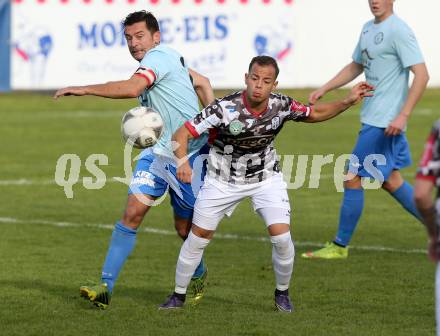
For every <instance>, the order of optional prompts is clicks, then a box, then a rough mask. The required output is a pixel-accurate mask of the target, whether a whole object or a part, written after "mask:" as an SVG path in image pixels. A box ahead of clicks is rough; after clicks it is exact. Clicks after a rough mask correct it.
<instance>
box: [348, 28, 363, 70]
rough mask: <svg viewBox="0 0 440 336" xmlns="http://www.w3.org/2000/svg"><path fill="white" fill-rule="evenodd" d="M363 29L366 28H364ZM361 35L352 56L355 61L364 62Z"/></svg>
mask: <svg viewBox="0 0 440 336" xmlns="http://www.w3.org/2000/svg"><path fill="white" fill-rule="evenodd" d="M362 30H364V29H363V28H362ZM361 36H362V32H361V35H359V39H358V42H357V44H356V48H354V51H353V56H352V57H351V58H352V59H353V61H354V62H355V63H358V64H362V50H361Z"/></svg>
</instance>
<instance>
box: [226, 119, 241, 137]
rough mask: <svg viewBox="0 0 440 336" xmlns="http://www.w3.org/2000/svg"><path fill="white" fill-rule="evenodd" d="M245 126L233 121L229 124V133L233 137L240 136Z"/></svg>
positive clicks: (238, 121)
mask: <svg viewBox="0 0 440 336" xmlns="http://www.w3.org/2000/svg"><path fill="white" fill-rule="evenodd" d="M243 127H244V124H243V123H242V122H241V121H240V120H232V121H231V123H230V124H229V132H231V134H232V135H239V134H240V133H241V132H242V131H243Z"/></svg>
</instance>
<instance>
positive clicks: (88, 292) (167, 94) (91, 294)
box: [54, 11, 214, 308]
mask: <svg viewBox="0 0 440 336" xmlns="http://www.w3.org/2000/svg"><path fill="white" fill-rule="evenodd" d="M123 26H124V34H125V38H126V40H127V44H128V48H129V51H130V54H131V55H132V56H133V58H134V59H136V60H137V61H139V62H140V64H139V68H138V69H137V71H136V72H135V73H134V74H133V76H132V77H131V78H130V79H128V80H122V81H116V82H108V83H105V84H97V85H88V86H76V87H67V88H64V89H61V90H59V91H57V92H56V93H55V96H54V97H55V98H58V97H60V96H67V95H75V96H83V95H94V96H100V97H108V98H133V97H138V99H139V101H140V103H141V105H143V106H147V107H152V108H153V109H154V110H156V111H158V112H159V113H160V115H161V116H162V119H163V121H164V130H163V134H162V136H161V138H160V139H159V141H158V143H157V144H156V145H155V146H154V147H152V148H149V149H146V150H145V151H144V152H143V153H142V157H141V159H140V160H139V162H138V164H137V166H136V168H135V170H134V173H133V179H132V182H131V184H130V188H129V195H128V201H127V205H126V209H125V212H124V215H123V217H122V219H121V220H120V221H118V222H117V223H116V226H115V229H114V231H113V235H112V239H111V242H110V246H109V248H108V252H107V256H106V259H105V262H104V266H103V269H102V277H101V281H100V283H99V284H96V285H93V286H82V287H81V288H80V294H81V296H83V297H85V298H87V299H89V300H90V301H91V302H92V303H93V304H94V305H96V306H98V307H99V308H106V307H107V306H108V304H109V303H110V298H111V294H112V291H113V287H114V285H115V282H116V280H117V278H118V275H119V272H120V271H121V269H122V266H123V265H124V263H125V261H126V260H127V258H128V256H129V255H130V253H131V251H132V250H133V248H134V246H135V242H136V233H137V229H138V227H139V226H140V224H141V222H142V220H143V218H144V216H145V214H146V213H147V212H148V211H149V209H150V207H151V206H152V204H153V203H154V200H156V199H158V198H160V197H161V196H162V195H163V194H164V193H165V192H166V191H167V189H168V187H170V188H169V192H170V196H171V204H172V206H173V209H174V219H175V227H176V230H177V233H178V234H179V236H180V237H182V239H186V237H187V236H188V233H189V230H190V227H191V222H192V214H193V207H194V202H195V199H196V197H197V195H195V193H197V192H198V190H197V188H194V190H193V186H192V185H191V184H185V183H182V182H180V181H179V180H178V179H177V178H176V166H175V162H174V155H173V148H172V146H171V136H172V134H173V133H174V132H175V131H176V130H177V129H178V128H179V127H180V126H182V125H183V123H184V122H185V121H186V120H188V119H190V118H192V117H193V116H195V115H196V114H198V112H199V105H198V99H197V96H198V97H199V98H200V100H201V102H202V105H203V106H207V105H208V104H209V103H210V102H211V101H213V100H214V94H213V91H212V88H211V85H210V83H209V80H208V79H207V78H205V77H203V76H202V75H200V74H198V73H197V72H195V71H193V70H191V69H188V68H187V67H186V64H185V60H184V58H183V57H182V56H181V55H180V54H179V53H178V52H177V51H175V50H174V49H171V48H169V47H167V46H164V45H161V44H160V31H159V24H158V21H157V20H156V18H155V17H154V16H153V15H152V14H151V13H149V12H145V11H139V12H134V13H131V14H129V15H128V16H127V17H126V18H125V20H124V22H123ZM206 141H207V137H206V136H203V137H201V138H200V139H195V140H194V141H192V142H191V144H190V150H189V152H190V162H191V164H192V163H193V162H194V160H195V159H196V158H197V157H198V156H199V154H200V153H203V152H205V151H206V152H207V149H206ZM195 178H196V179H197V178H198V179H201V176H200V175H199V176H195ZM197 182H199V183H198V185H200V186H201V183H200V181H195V184H197ZM206 274H207V271H206V267H205V266H204V264H203V261H202V262H201V263H200V265H199V267H198V268H197V269H196V271H195V273H194V275H193V281H192V289H193V295H194V299H195V300H198V299H199V298H201V296H202V294H203V288H204V280H205V278H206Z"/></svg>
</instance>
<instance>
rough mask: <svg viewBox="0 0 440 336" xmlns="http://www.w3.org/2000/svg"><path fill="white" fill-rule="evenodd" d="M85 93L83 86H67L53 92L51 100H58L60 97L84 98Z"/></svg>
mask: <svg viewBox="0 0 440 336" xmlns="http://www.w3.org/2000/svg"><path fill="white" fill-rule="evenodd" d="M86 94H87V92H86V90H85V87H84V86H69V87H66V88H63V89H60V90H58V91H57V92H55V94H54V96H53V98H54V99H58V98H59V97H62V96H84V95H86Z"/></svg>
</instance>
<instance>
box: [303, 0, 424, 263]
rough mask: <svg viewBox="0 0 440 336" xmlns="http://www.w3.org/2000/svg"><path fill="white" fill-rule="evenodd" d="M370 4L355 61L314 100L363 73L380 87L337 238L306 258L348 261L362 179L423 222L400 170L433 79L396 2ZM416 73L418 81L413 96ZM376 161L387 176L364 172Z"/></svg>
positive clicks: (368, 104) (368, 107) (371, 102)
mask: <svg viewBox="0 0 440 336" xmlns="http://www.w3.org/2000/svg"><path fill="white" fill-rule="evenodd" d="M368 3H369V5H370V10H371V12H372V14H373V15H374V19H373V20H371V21H369V22H367V23H366V24H365V25H364V27H363V28H362V32H361V35H360V37H359V42H358V44H357V46H356V49H355V51H354V53H353V61H352V62H351V63H350V64H348V65H347V66H346V67H345V68H343V69H342V70H341V71H340V72H339V73H338V74H337V75H336V76H335V77H334V78H333V79H331V80H330V81H329V82H328V83H326V84H325V85H324V86H323V87H321V88H320V89H318V90H317V91H315V92H313V93H312V94H311V95H310V97H309V101H310V102H311V103H315V102H316V101H317V100H318V99H319V98H321V97H322V96H323V95H324V94H326V93H327V92H329V91H331V90H334V89H337V88H339V87H341V86H343V85H345V84H347V83H349V82H351V81H352V80H353V79H355V78H356V77H358V76H359V75H360V74H361V73H362V72H364V73H365V77H366V80H367V81H368V83H370V84H371V85H373V86H374V87H375V94H374V96H372V97H370V98H366V99H365V101H364V103H363V106H362V111H361V123H362V127H361V130H360V132H359V137H358V140H357V143H356V146H355V148H354V150H353V154H354V155H355V156H356V157H357V159H358V161H357V160H354V161H351V162H350V165H349V168H348V173H349V175H348V176H347V178H348V180H347V181H346V182H345V185H344V188H345V190H344V198H343V201H342V206H341V210H340V217H339V228H338V232H337V234H336V237H335V239H334V241H333V242H332V243H329V244H327V246H326V247H324V248H322V249H319V250H317V251H313V252H306V253H304V254H303V255H302V256H303V257H304V258H321V259H339V258H347V256H348V247H347V246H348V244H349V243H350V240H351V237H352V235H353V233H354V230H355V229H356V225H357V223H358V221H359V219H360V217H361V213H362V210H363V207H364V190H363V189H362V185H361V178H362V177H371V178H375V179H379V180H380V182H381V183H382V188H383V189H385V190H386V191H388V192H389V193H390V195H391V196H393V197H394V198H395V199H396V201H398V202H399V203H400V204H401V205H402V206H403V207H404V208H405V209H406V210H407V211H408V212H409V213H411V214H412V215H413V216H414V217H416V218H417V219H418V220H420V215H419V213H418V211H417V209H416V207H415V203H414V199H413V188H412V186H411V185H410V184H409V183H407V182H405V181H404V180H403V178H402V175H401V174H400V169H402V168H405V167H407V166H409V165H410V164H411V157H410V151H409V146H408V142H407V140H406V136H405V130H406V125H407V122H408V118H409V116H410V114H411V112H412V110H413V109H414V106H415V105H416V103H417V102H418V100H419V99H420V97H421V96H422V94H423V92H424V90H425V88H426V84H427V83H428V80H429V75H428V71H427V69H426V66H425V62H424V60H423V56H422V53H421V51H420V49H419V45H418V43H417V40H416V37H415V36H414V33H413V32H412V30H411V28H410V27H408V25H407V24H406V23H405V22H404V21H402V20H401V19H400V18H399V17H397V16H396V15H395V14H394V13H393V5H394V0H368ZM410 71H411V72H412V73H413V74H414V81H413V83H412V85H411V88H410V89H409V90H408V80H409V72H410ZM370 155H376V156H377V155H379V156H377V158H382V159H383V158H385V159H386V162H380V161H379V162H377V161H376V163H375V166H376V168H377V169H378V170H379V171H380V172H381V174H382V176H371V175H370V173H369V172H368V171H367V170H366V169H365V167H364V166H363V164H364V160H365V158H366V157H367V156H370Z"/></svg>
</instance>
